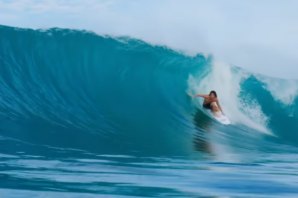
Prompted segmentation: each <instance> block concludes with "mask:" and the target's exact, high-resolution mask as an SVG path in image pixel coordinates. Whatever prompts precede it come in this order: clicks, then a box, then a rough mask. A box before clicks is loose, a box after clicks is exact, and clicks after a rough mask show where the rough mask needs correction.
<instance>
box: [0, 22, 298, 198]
mask: <svg viewBox="0 0 298 198" xmlns="http://www.w3.org/2000/svg"><path fill="white" fill-rule="evenodd" d="M212 89H214V90H216V91H217V92H218V96H219V100H220V103H221V106H222V107H223V110H224V112H225V114H226V115H227V116H228V117H229V118H230V120H231V122H232V124H231V125H222V124H220V123H218V122H217V121H215V120H214V119H213V118H212V116H210V114H209V113H208V112H206V111H205V110H204V109H202V107H201V104H202V100H201V99H199V98H196V99H194V98H192V97H190V96H189V95H191V94H195V93H208V92H209V91H210V90H212ZM297 95H298V81H296V80H283V79H277V78H271V77H266V75H261V74H254V73H250V72H248V71H245V70H243V69H241V68H240V67H237V66H233V65H227V64H224V63H221V62H217V61H216V60H214V58H212V56H205V55H201V54H198V55H195V56H190V55H187V54H185V53H183V52H178V51H175V50H172V49H168V48H167V47H164V46H157V45H151V44H148V43H145V42H143V41H140V40H137V39H133V38H129V37H117V38H115V37H111V36H100V35H96V34H94V33H92V32H88V31H82V30H70V29H59V28H53V29H47V30H42V29H40V30H32V29H21V28H14V27H7V26H0V197H30V198H31V197H59V198H60V197H80V198H81V197H298V155H297V154H298V148H297V146H298V97H297Z"/></svg>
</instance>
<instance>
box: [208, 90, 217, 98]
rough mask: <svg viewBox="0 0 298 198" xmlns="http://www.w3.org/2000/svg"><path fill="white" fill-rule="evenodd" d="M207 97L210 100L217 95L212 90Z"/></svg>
mask: <svg viewBox="0 0 298 198" xmlns="http://www.w3.org/2000/svg"><path fill="white" fill-rule="evenodd" d="M209 96H210V97H211V98H217V93H216V91H214V90H212V91H210V93H209Z"/></svg>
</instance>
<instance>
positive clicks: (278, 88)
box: [257, 76, 298, 105]
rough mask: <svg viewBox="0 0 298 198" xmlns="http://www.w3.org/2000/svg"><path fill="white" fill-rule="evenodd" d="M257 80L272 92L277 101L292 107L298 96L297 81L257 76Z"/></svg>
mask: <svg viewBox="0 0 298 198" xmlns="http://www.w3.org/2000/svg"><path fill="white" fill-rule="evenodd" d="M257 79H258V80H259V81H261V82H263V83H265V85H266V88H267V90H268V91H270V93H271V95H272V96H273V97H274V99H275V100H276V101H279V102H282V103H284V104H285V105H292V104H293V102H294V100H295V98H296V97H297V96H298V81H297V80H284V79H276V78H269V77H264V76H257Z"/></svg>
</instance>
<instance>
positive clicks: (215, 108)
mask: <svg viewBox="0 0 298 198" xmlns="http://www.w3.org/2000/svg"><path fill="white" fill-rule="evenodd" d="M195 97H201V98H204V102H203V107H204V108H205V109H210V110H211V112H212V113H213V114H214V115H215V116H217V115H219V114H220V113H222V114H223V111H222V109H221V106H220V104H219V101H218V98H217V93H216V91H213V90H212V91H210V93H209V95H205V94H197V95H195Z"/></svg>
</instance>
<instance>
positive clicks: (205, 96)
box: [195, 94, 209, 98]
mask: <svg viewBox="0 0 298 198" xmlns="http://www.w3.org/2000/svg"><path fill="white" fill-rule="evenodd" d="M195 97H201V98H208V97H209V96H208V95H205V94H196V95H195Z"/></svg>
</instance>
